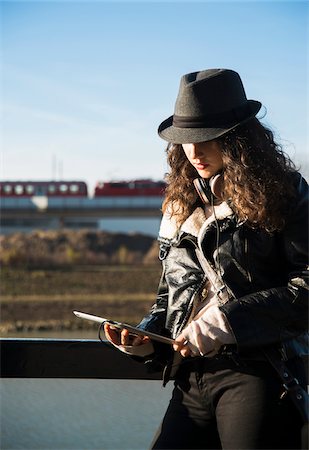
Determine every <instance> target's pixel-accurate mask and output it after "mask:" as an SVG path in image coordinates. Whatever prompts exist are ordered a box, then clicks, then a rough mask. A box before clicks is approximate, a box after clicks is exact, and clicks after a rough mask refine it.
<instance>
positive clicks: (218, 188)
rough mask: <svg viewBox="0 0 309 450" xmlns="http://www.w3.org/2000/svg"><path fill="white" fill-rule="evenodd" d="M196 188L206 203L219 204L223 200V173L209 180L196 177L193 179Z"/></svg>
mask: <svg viewBox="0 0 309 450" xmlns="http://www.w3.org/2000/svg"><path fill="white" fill-rule="evenodd" d="M193 184H194V186H195V189H196V191H197V193H198V195H199V196H200V198H201V200H202V202H203V203H205V204H211V203H213V204H217V203H220V202H221V201H222V200H223V175H222V173H217V175H214V176H212V177H211V178H210V179H209V180H207V179H205V178H195V179H194V180H193Z"/></svg>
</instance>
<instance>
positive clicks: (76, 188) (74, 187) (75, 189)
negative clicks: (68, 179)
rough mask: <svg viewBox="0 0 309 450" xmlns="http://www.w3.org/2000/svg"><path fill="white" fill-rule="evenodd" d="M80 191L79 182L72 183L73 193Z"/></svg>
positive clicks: (71, 189)
mask: <svg viewBox="0 0 309 450" xmlns="http://www.w3.org/2000/svg"><path fill="white" fill-rule="evenodd" d="M78 191H79V186H78V184H70V192H72V193H73V194H76V193H77V192H78Z"/></svg>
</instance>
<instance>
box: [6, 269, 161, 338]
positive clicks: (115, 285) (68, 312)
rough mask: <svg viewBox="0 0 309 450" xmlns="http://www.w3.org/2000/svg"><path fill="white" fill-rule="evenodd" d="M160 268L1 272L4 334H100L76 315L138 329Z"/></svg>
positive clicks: (154, 294)
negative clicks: (121, 322) (107, 319)
mask: <svg viewBox="0 0 309 450" xmlns="http://www.w3.org/2000/svg"><path fill="white" fill-rule="evenodd" d="M159 277H160V266H158V265H153V266H151V265H134V266H124V265H115V266H104V265H102V266H74V267H71V268H70V267H65V268H55V269H52V270H51V269H42V270H38V269H35V270H34V269H32V270H30V269H13V268H9V267H4V268H3V269H2V270H1V280H0V281H1V325H0V334H1V336H5V335H6V334H7V333H12V332H15V331H16V332H18V331H23V332H24V331H31V330H36V329H40V330H50V329H53V330H72V329H77V328H78V329H90V328H97V325H95V324H93V323H91V322H88V321H83V320H80V319H77V318H75V316H74V315H73V314H72V310H74V309H77V310H81V311H86V312H93V313H95V314H98V315H102V316H105V317H112V318H114V319H118V320H124V321H128V322H131V323H137V322H138V321H139V320H140V319H141V317H143V315H144V314H145V313H146V312H147V311H148V310H149V307H150V306H151V305H152V304H153V302H154V301H155V297H156V290H157V285H158V281H159Z"/></svg>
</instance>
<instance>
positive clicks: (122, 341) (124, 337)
mask: <svg viewBox="0 0 309 450" xmlns="http://www.w3.org/2000/svg"><path fill="white" fill-rule="evenodd" d="M104 332H105V335H106V337H107V339H108V340H109V341H111V342H112V343H113V344H115V345H142V344H146V343H147V342H149V340H150V339H149V337H148V336H136V335H133V334H130V332H129V331H128V330H126V329H123V330H121V331H120V330H119V328H116V327H113V325H110V324H109V323H105V324H104Z"/></svg>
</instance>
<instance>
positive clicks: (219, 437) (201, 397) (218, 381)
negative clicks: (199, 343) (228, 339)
mask: <svg viewBox="0 0 309 450" xmlns="http://www.w3.org/2000/svg"><path fill="white" fill-rule="evenodd" d="M281 394H282V385H281V382H280V380H279V377H278V375H277V373H276V372H275V371H274V369H273V368H272V367H270V366H269V364H268V363H267V362H266V361H246V362H240V361H237V362H235V361H233V360H231V359H230V358H227V357H221V358H214V359H211V360H207V359H206V358H197V359H195V360H192V361H190V362H189V361H188V362H187V363H183V364H182V367H181V368H180V369H179V371H178V374H177V376H176V380H175V388H174V391H173V396H172V399H171V401H170V404H169V406H168V409H167V411H166V414H165V416H164V419H163V421H162V424H161V426H160V428H159V430H158V431H157V433H156V436H155V438H154V440H153V443H152V445H151V448H152V449H224V450H242V449H243V450H252V449H281V450H282V449H299V448H301V427H302V422H301V418H300V415H299V413H298V411H297V410H296V408H295V406H294V405H293V404H292V403H291V401H290V399H289V398H288V396H285V397H284V398H283V399H280V396H281Z"/></svg>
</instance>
